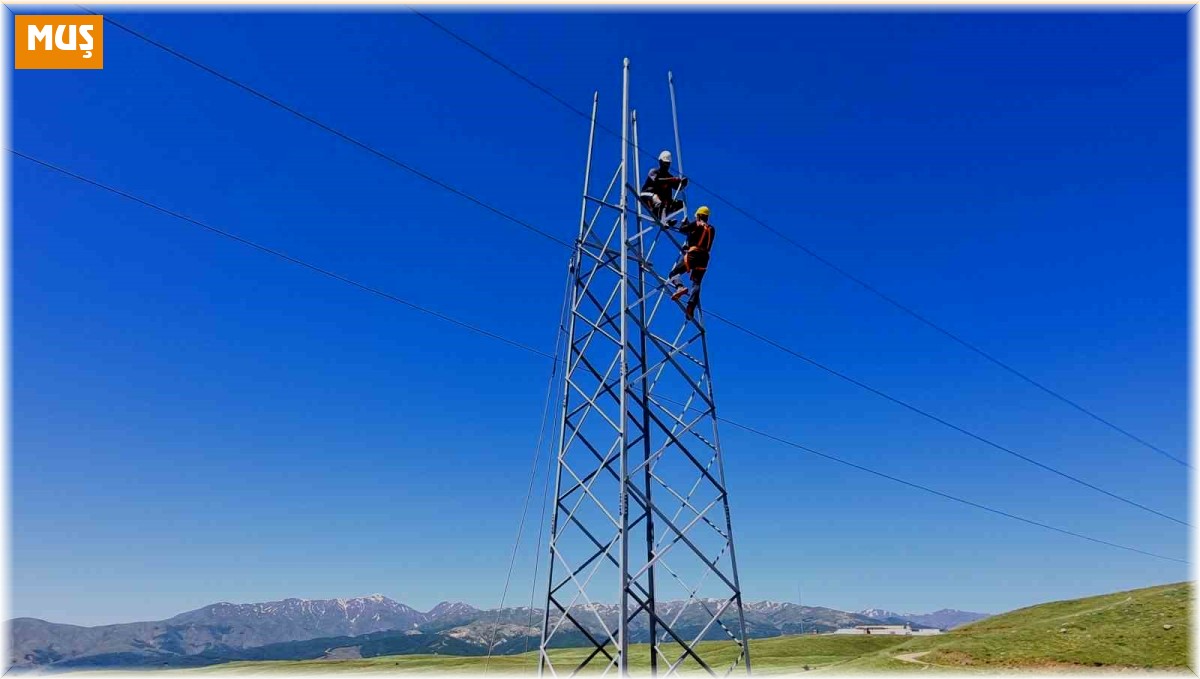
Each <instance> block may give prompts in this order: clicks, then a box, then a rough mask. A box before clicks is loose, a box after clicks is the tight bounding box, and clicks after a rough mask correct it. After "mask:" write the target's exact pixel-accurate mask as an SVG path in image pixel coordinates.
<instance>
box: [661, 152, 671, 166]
mask: <svg viewBox="0 0 1200 679" xmlns="http://www.w3.org/2000/svg"><path fill="white" fill-rule="evenodd" d="M658 162H660V163H669V162H671V152H670V151H663V152H662V153H660V154H658Z"/></svg>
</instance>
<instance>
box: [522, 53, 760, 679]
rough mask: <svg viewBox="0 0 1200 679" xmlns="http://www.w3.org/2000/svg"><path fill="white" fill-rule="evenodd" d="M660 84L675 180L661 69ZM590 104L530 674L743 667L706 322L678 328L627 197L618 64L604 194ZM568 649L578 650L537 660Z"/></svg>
mask: <svg viewBox="0 0 1200 679" xmlns="http://www.w3.org/2000/svg"><path fill="white" fill-rule="evenodd" d="M668 83H669V87H670V95H671V111H672V118H673V122H674V126H675V159H676V162H677V168H678V172H679V174H682V170H683V168H682V156H681V154H680V149H679V126H678V116H677V115H676V114H675V86H674V79H673V78H672V77H671V76H670V74H668ZM598 102H599V94H598V93H597V95H596V97H594V98H593V100H592V122H591V129H590V132H589V136H588V153H587V168H586V170H585V172H584V183H583V205H582V208H581V210H580V219H579V237H578V239H577V240H576V242H575V254H574V257H573V258H572V263H571V267H570V273H569V276H570V288H571V290H570V297H569V298H568V303H569V309H568V312H569V313H568V319H569V320H568V328H567V333H568V344H567V347H568V351H567V355H566V366H565V369H564V371H563V374H564V379H565V383H564V397H563V403H562V412H561V420H560V423H559V424H560V427H559V430H558V431H559V444H558V461H557V474H556V480H555V488H554V512H553V514H552V515H551V527H550V545H549V547H550V559H549V560H550V567H549V569H548V572H549V576H548V577H549V581H548V586H547V592H546V609H545V611H546V612H545V617H544V618H543V624H542V638H541V645H540V650H539V655H540V658H539V675H541V674H545V673H549V674H551V675H554V676H557V675H559V674H574V673H575V672H577V671H579V670H581V669H583V668H585V667H587V666H589V665H592V666H593V667H597V666H598V668H599V669H602V670H603V671H604V672H605V673H607V672H608V671H611V670H612V669H614V668H616V670H617V672H618V673H619V674H620V676H626V675H628V674H630V669H631V665H634V666H635V668H634V669H635V670H636V672H637V673H638V674H641V673H643V672H644V671H645V672H648V673H649V674H651V675H653V676H657V675H658V674H659V673H660V672H661V673H663V674H664V675H671V674H673V673H676V672H679V671H684V670H687V671H696V670H699V671H707V672H708V673H710V674H713V675H728V674H730V673H733V672H737V671H745V672H747V673H748V672H749V671H750V651H749V646H748V643H747V640H746V624H745V617H744V615H743V611H742V591H741V586H740V584H739V581H738V572H737V564H736V560H735V558H734V548H733V529H732V524H731V521H730V516H729V494H728V491H727V489H726V485H725V470H724V465H723V461H722V458H721V445H720V439H719V437H718V435H717V419H716V401H715V397H714V395H713V385H712V376H711V373H710V371H709V361H708V346H707V342H706V337H705V329H704V316H703V312H702V311H699V312H698V313H697V315H696V317H695V320H694V321H687V320H685V317H684V309H683V306H682V304H681V303H680V302H676V301H672V300H671V298H670V287H669V286H668V285H667V281H666V278H665V276H664V273H663V272H666V271H668V270H669V268H670V267H671V265H672V264H674V262H675V260H676V259H677V258H678V256H679V253H680V249H681V248H680V246H681V243H680V241H679V239H678V234H677V233H675V232H672V231H667V230H665V229H663V228H661V227H660V226H659V225H658V224H657V223H656V222H655V221H654V219H653V218H652V217H651V216H650V215H649V214H647V213H645V212H644V211H643V208H642V205H641V203H640V201H638V200H637V196H636V194H635V193H634V192H633V190H632V187H631V182H640V179H641V173H640V168H639V164H638V153H637V150H638V148H639V144H638V137H637V112H636V111H631V110H630V107H629V60H628V59H626V60H625V64H624V72H623V79H622V100H621V145H620V161H619V163H617V165H616V170H615V172H613V174H612V175H611V178H609V179H608V182H607V185H606V188H605V189H604V190H603V192H599V193H597V192H595V191H594V190H593V186H592V183H593V179H594V178H593V176H592V166H593V161H594V155H593V154H594V151H595V150H596V143H595V142H596V113H597V108H598ZM654 148H656V149H657V148H658V147H657V146H656V147H654ZM597 164H601V163H597ZM606 177H607V175H606ZM680 198H682V196H680ZM614 597H615V600H614ZM720 640H723V641H724V643H720ZM701 642H712V643H701ZM639 643H640V644H646V645H645V646H640V647H636V648H635V654H634V655H633V656H631V654H630V644H639ZM563 647H574V650H572V651H570V652H565V651H564V652H560V654H552V653H549V652H548V651H550V650H551V649H554V648H563ZM579 647H582V650H580V648H579ZM643 648H644V649H647V650H646V651H641V650H638V649H643ZM743 667H744V668H745V669H744V670H740V668H743Z"/></svg>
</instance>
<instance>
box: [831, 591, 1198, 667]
mask: <svg viewBox="0 0 1200 679" xmlns="http://www.w3.org/2000/svg"><path fill="white" fill-rule="evenodd" d="M1191 596H1192V587H1191V584H1190V583H1178V584H1173V585H1162V586H1160V587H1148V588H1146V589H1136V590H1132V591H1128V592H1117V593H1115V594H1105V595H1102V596H1094V597H1087V598H1084V599H1073V600H1070V601H1055V602H1052V603H1048V604H1040V605H1037V606H1030V607H1029V608H1022V609H1019V610H1016V611H1012V612H1010V613H1005V614H1003V615H998V616H995V617H993V618H988V619H986V620H981V621H979V622H976V623H973V624H970V625H967V626H965V627H961V628H959V629H956V630H954V631H952V632H950V633H948V634H943V635H941V636H936V637H923V638H914V639H911V640H909V641H907V642H906V643H904V644H902V645H900V646H896V647H895V648H892V649H889V650H888V652H887V653H885V654H880V653H876V654H871V655H866V656H863V657H861V658H857V659H855V660H852V661H849V662H847V663H845V664H844V665H842V666H840V667H839V668H838V669H844V670H846V671H864V672H869V671H875V670H885V669H917V670H924V671H928V670H930V669H937V668H948V669H954V670H958V671H964V670H972V669H976V670H988V671H995V670H1001V669H1030V670H1042V671H1055V670H1071V669H1096V668H1112V669H1115V668H1137V669H1158V670H1180V671H1186V670H1187V668H1188V666H1189V660H1188V630H1189V625H1188V617H1189V611H1190V605H1191ZM916 653H923V655H920V656H918V657H917V658H914V660H918V661H920V662H922V663H928V665H921V664H917V663H911V662H910V663H902V662H899V661H896V660H895V659H894V656H896V655H902V654H905V655H910V656H911V654H916Z"/></svg>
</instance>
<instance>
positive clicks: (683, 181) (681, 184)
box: [679, 177, 688, 189]
mask: <svg viewBox="0 0 1200 679" xmlns="http://www.w3.org/2000/svg"><path fill="white" fill-rule="evenodd" d="M687 185H688V178H687V177H684V178H682V179H681V180H680V181H679V188H681V189H682V188H686V187H687Z"/></svg>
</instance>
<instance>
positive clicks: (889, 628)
mask: <svg viewBox="0 0 1200 679" xmlns="http://www.w3.org/2000/svg"><path fill="white" fill-rule="evenodd" d="M941 633H942V630H940V629H913V628H912V625H855V626H854V627H843V628H841V629H839V630H837V631H835V632H834V634H876V635H899V636H922V637H924V636H930V635H933V634H941Z"/></svg>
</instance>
